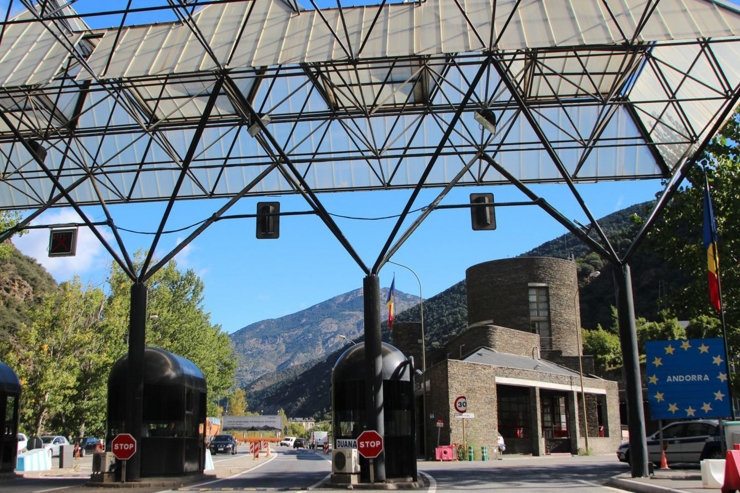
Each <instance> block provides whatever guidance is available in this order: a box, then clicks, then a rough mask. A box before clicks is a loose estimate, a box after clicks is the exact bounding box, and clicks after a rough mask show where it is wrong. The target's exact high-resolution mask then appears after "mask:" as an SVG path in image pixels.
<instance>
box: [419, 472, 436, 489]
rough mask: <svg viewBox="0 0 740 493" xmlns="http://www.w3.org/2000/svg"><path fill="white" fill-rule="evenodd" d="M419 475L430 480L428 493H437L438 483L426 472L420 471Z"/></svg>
mask: <svg viewBox="0 0 740 493" xmlns="http://www.w3.org/2000/svg"><path fill="white" fill-rule="evenodd" d="M419 473H420V474H422V475H423V476H424V477H425V478H427V479H428V480H429V489H428V490H427V491H428V492H429V493H435V492H436V491H437V481H435V480H434V478H433V477H431V476H430V475H429V474H427V473H425V472H424V471H419Z"/></svg>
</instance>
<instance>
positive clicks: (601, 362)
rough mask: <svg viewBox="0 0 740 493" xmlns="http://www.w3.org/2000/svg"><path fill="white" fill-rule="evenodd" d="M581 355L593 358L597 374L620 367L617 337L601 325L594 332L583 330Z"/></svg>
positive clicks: (620, 359)
mask: <svg viewBox="0 0 740 493" xmlns="http://www.w3.org/2000/svg"><path fill="white" fill-rule="evenodd" d="M583 354H590V355H592V356H593V357H594V364H595V366H596V371H597V372H598V373H603V372H606V371H609V370H611V369H614V368H618V367H620V366H622V345H621V344H620V342H619V336H618V335H617V334H615V333H613V332H610V331H608V330H604V329H603V328H602V327H601V325H599V326H598V327H597V329H596V330H585V329H584V330H583Z"/></svg>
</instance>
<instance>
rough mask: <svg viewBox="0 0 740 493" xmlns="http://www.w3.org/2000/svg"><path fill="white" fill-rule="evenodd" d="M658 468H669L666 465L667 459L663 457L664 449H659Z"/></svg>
mask: <svg viewBox="0 0 740 493" xmlns="http://www.w3.org/2000/svg"><path fill="white" fill-rule="evenodd" d="M660 468H661V469H670V467H668V459H666V458H665V450H661V451H660Z"/></svg>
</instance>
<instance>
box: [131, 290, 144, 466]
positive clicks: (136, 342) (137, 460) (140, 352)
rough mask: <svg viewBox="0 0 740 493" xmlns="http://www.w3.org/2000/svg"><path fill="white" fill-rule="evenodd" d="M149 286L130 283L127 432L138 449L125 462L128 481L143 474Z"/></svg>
mask: <svg viewBox="0 0 740 493" xmlns="http://www.w3.org/2000/svg"><path fill="white" fill-rule="evenodd" d="M146 297H147V288H146V285H145V284H144V283H142V282H137V283H134V284H133V285H132V286H131V307H130V311H129V315H130V319H129V328H128V387H127V389H126V390H127V397H128V399H126V432H127V433H130V434H131V436H133V437H134V440H136V443H137V449H138V450H137V452H136V453H135V454H134V455H133V457H131V459H129V461H128V463H127V464H126V481H138V480H139V478H140V477H141V425H142V422H143V421H144V419H143V418H144V348H145V341H146Z"/></svg>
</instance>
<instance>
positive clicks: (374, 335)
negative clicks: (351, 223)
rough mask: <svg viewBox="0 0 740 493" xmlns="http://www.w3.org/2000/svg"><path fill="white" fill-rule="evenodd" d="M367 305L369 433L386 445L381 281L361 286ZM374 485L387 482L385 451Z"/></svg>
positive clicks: (374, 278)
mask: <svg viewBox="0 0 740 493" xmlns="http://www.w3.org/2000/svg"><path fill="white" fill-rule="evenodd" d="M362 287H363V293H364V296H363V298H364V303H365V402H366V408H367V429H368V430H375V431H377V432H378V434H379V435H380V436H381V437H384V441H385V412H384V408H383V353H382V350H383V346H382V339H381V336H380V279H379V278H378V276H367V277H365V279H364V280H363V282H362ZM375 481H378V482H384V481H385V449H384V450H383V451H382V452H381V453H380V455H379V456H378V458H377V459H375Z"/></svg>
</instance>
